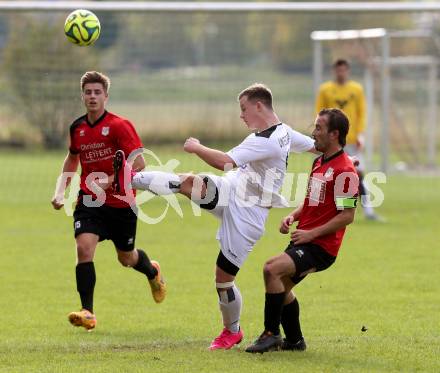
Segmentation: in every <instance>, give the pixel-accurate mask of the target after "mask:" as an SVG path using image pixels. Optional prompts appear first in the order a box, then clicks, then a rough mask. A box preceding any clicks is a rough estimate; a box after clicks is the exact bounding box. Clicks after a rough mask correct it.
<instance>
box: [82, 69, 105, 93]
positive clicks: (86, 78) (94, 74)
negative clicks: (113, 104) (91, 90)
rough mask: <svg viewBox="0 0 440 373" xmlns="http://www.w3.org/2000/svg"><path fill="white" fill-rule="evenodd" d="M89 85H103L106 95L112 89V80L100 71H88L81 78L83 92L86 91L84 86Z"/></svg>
mask: <svg viewBox="0 0 440 373" xmlns="http://www.w3.org/2000/svg"><path fill="white" fill-rule="evenodd" d="M88 83H101V84H102V86H103V87H104V91H105V92H106V93H107V92H108V91H109V89H110V78H109V77H108V76H107V75H104V74H103V73H100V72H98V71H87V72H86V73H85V74H84V75H83V76H82V77H81V91H84V86H85V85H86V84H88Z"/></svg>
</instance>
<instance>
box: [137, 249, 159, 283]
mask: <svg viewBox="0 0 440 373" xmlns="http://www.w3.org/2000/svg"><path fill="white" fill-rule="evenodd" d="M136 250H137V252H138V256H139V259H138V262H137V264H136V265H135V266H134V267H133V269H135V270H136V271H138V272H141V273H143V274H144V275H145V276H147V277H148V279H149V280H152V279H153V278H155V277H156V275H157V269H156V268H155V267H153V265H152V264H151V262H150V259H149V258H148V255H147V254H146V253H145V251H143V250H140V249H136Z"/></svg>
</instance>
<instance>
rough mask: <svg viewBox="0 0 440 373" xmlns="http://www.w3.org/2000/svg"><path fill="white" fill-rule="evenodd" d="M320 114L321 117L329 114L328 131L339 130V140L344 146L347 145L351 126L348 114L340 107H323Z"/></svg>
mask: <svg viewBox="0 0 440 373" xmlns="http://www.w3.org/2000/svg"><path fill="white" fill-rule="evenodd" d="M318 115H319V116H320V117H321V116H323V115H327V117H328V122H327V132H331V131H338V133H339V137H338V142H339V145H341V146H342V147H344V146H345V141H346V139H345V138H346V137H347V133H348V129H349V128H350V124H349V121H348V118H347V116H346V115H345V114H344V112H343V111H342V110H340V109H322V110H321V111H320V112H319V113H318Z"/></svg>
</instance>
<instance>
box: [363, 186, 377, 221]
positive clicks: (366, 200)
mask: <svg viewBox="0 0 440 373" xmlns="http://www.w3.org/2000/svg"><path fill="white" fill-rule="evenodd" d="M361 183H362V185H363V187H364V191H365V194H364V195H362V196H361V204H362V207H363V209H364V214H365V215H367V216H371V215H374V210H373V207H372V206H371V199H370V194H369V192H368V189H367V187H366V185H365V182H364V181H363V180H362V181H361Z"/></svg>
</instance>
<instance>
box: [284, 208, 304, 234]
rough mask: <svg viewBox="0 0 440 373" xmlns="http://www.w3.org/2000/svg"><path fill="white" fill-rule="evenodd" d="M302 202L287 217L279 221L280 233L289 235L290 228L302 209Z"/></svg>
mask: <svg viewBox="0 0 440 373" xmlns="http://www.w3.org/2000/svg"><path fill="white" fill-rule="evenodd" d="M303 206H304V202H303V203H301V204H300V205H299V206H298V207H297V208H296V209H295V210H293V211H292V212H291V213H290V214H289V215H287V216H286V217H285V218H284V219H283V220H281V225H280V233H282V234H287V233H289V229H290V226H291V225H292V224H293V223H294V222H295V221H298V219H299V216H300V214H301V211H302V209H303Z"/></svg>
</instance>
